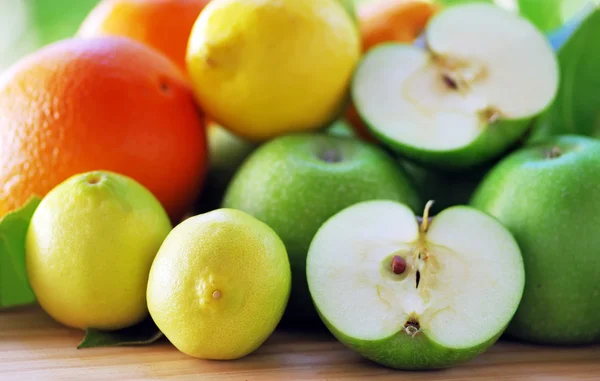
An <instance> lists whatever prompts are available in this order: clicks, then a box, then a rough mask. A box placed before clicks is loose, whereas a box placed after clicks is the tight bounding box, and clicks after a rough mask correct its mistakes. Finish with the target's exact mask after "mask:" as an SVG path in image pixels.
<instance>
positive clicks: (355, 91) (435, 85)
mask: <svg viewBox="0 0 600 381" xmlns="http://www.w3.org/2000/svg"><path fill="white" fill-rule="evenodd" d="M424 39H425V47H426V48H425V49H424V48H422V47H418V46H415V45H407V44H384V45H380V46H379V47H376V48H374V49H373V50H371V51H370V52H369V53H368V54H367V55H366V56H365V58H364V59H363V62H362V63H361V65H360V66H359V68H358V70H357V72H356V75H355V78H354V81H353V85H352V96H353V100H354V102H355V104H356V107H357V110H358V112H359V114H360V116H361V118H362V119H364V121H365V122H366V123H367V124H368V126H369V127H370V128H371V129H372V131H373V133H374V134H375V135H376V136H378V137H379V138H380V139H381V140H382V141H383V142H384V143H387V144H388V145H390V146H391V147H392V148H395V149H396V150H398V151H399V152H400V153H404V154H406V155H407V156H410V157H413V158H415V159H418V160H421V161H425V162H430V163H434V164H438V165H440V166H458V167H461V166H470V165H473V164H478V163H481V162H484V161H486V160H489V159H491V158H493V157H494V156H497V155H498V154H500V153H501V152H502V151H504V150H505V149H507V148H508V147H509V146H510V145H511V144H513V143H515V141H516V140H518V139H519V138H520V137H521V136H522V135H523V134H524V133H525V132H526V130H527V128H528V127H529V122H530V121H531V119H532V118H533V117H535V116H537V115H538V114H540V113H541V112H543V111H544V110H545V109H546V108H547V107H548V106H549V105H550V104H551V103H552V101H553V99H554V98H555V96H556V92H557V88H558V77H559V74H558V65H557V60H556V56H555V53H554V51H553V50H552V47H551V46H550V44H549V42H548V41H547V39H546V37H545V36H544V35H543V34H542V33H541V32H540V31H538V30H537V29H536V28H535V26H533V24H531V23H530V22H529V21H527V20H525V19H523V18H521V17H520V16H518V15H516V14H514V13H512V12H510V11H506V10H503V9H501V8H499V7H497V6H494V5H491V4H482V3H474V4H466V5H457V6H454V7H449V8H447V9H446V10H444V11H442V12H441V13H439V14H438V15H437V16H434V18H433V19H432V20H431V21H430V23H429V24H428V26H427V28H426V31H425V35H424Z"/></svg>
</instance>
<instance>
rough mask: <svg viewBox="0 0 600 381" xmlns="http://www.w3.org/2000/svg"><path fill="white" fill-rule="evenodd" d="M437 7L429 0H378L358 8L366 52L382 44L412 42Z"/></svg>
mask: <svg viewBox="0 0 600 381" xmlns="http://www.w3.org/2000/svg"><path fill="white" fill-rule="evenodd" d="M437 10H438V6H437V5H435V4H433V3H432V2H430V1H426V0H377V1H372V2H368V3H365V4H363V5H362V6H361V7H359V8H358V20H359V25H360V33H361V37H362V44H363V49H364V50H365V51H367V50H369V49H371V48H372V47H374V46H375V45H377V44H380V43H382V42H390V41H397V42H413V41H414V40H415V39H416V38H417V37H419V35H420V34H421V32H422V31H423V29H424V28H425V26H426V25H427V22H428V21H429V19H430V18H431V16H433V15H434V14H435V13H436V12H437Z"/></svg>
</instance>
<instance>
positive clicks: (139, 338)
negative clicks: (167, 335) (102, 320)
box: [77, 317, 163, 349]
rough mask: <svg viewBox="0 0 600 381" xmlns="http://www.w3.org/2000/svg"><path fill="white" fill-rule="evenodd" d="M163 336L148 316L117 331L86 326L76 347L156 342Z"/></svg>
mask: <svg viewBox="0 0 600 381" xmlns="http://www.w3.org/2000/svg"><path fill="white" fill-rule="evenodd" d="M162 336H163V334H162V332H160V330H159V329H158V327H157V326H156V324H154V321H153V320H152V319H151V318H150V317H148V318H147V319H145V320H144V321H142V322H141V323H139V324H136V325H134V326H133V327H128V328H123V329H121V330H118V331H101V330H98V329H93V328H88V329H86V331H85V337H84V338H83V340H82V341H81V343H79V345H78V346H77V349H83V348H98V347H119V346H133V345H148V344H152V343H154V342H156V341H157V340H158V339H160V338H161V337H162Z"/></svg>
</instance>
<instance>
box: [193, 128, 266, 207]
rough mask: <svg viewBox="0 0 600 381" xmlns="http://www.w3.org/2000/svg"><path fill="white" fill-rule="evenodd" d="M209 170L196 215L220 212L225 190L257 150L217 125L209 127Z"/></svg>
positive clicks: (253, 145)
mask: <svg viewBox="0 0 600 381" xmlns="http://www.w3.org/2000/svg"><path fill="white" fill-rule="evenodd" d="M207 139H208V156H209V167H208V175H207V178H206V186H205V188H204V191H203V192H202V195H201V197H200V199H199V201H198V203H197V206H196V208H195V209H196V210H195V212H196V213H204V212H209V211H211V210H214V209H217V208H218V207H219V206H220V204H221V201H222V199H223V195H224V194H225V190H226V189H227V186H228V185H229V182H230V181H231V179H232V178H233V175H234V174H235V172H236V171H237V169H238V168H239V166H240V165H241V164H242V162H243V161H244V160H245V159H246V157H248V155H250V153H251V152H252V151H254V149H255V148H256V144H254V143H251V142H249V141H247V140H244V139H242V138H240V137H238V136H237V135H234V134H233V133H231V132H229V131H228V130H226V129H225V128H223V127H221V126H220V125H218V124H215V123H209V124H208V126H207Z"/></svg>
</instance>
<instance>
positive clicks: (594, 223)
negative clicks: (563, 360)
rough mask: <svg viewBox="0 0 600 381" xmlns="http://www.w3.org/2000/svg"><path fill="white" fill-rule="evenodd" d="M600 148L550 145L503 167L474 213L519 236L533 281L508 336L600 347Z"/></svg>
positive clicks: (563, 140) (567, 140)
mask: <svg viewBox="0 0 600 381" xmlns="http://www.w3.org/2000/svg"><path fill="white" fill-rule="evenodd" d="M599 168H600V142H599V141H598V140H596V139H591V138H586V137H579V136H562V137H555V138H549V139H546V140H545V141H541V142H539V143H536V144H532V145H530V146H528V147H526V148H523V149H521V150H519V151H517V152H515V153H513V154H512V155H510V156H508V157H506V158H505V159H504V160H502V161H501V162H500V163H499V164H498V165H497V166H496V167H495V168H494V169H492V171H491V172H490V173H489V174H488V175H487V176H486V178H485V179H484V180H483V182H482V183H481V185H480V186H479V188H478V189H477V190H476V192H475V195H474V197H473V200H472V201H471V205H473V206H474V207H476V208H478V209H480V210H482V211H484V212H486V213H489V214H491V215H493V216H495V217H496V218H498V219H499V220H500V221H501V222H502V223H503V224H504V225H505V226H506V227H507V228H508V229H509V230H510V231H511V232H512V233H513V234H514V236H515V238H516V239H517V242H518V243H519V246H520V248H521V250H522V253H523V260H524V263H525V270H526V274H527V278H526V286H525V291H524V294H523V300H522V302H521V305H520V306H519V309H518V310H517V313H516V315H515V317H514V319H513V321H512V322H511V324H510V326H509V328H508V330H507V333H508V334H510V335H512V336H514V337H516V338H520V339H523V340H527V341H530V342H534V343H540V344H585V343H592V342H598V341H600V282H599V280H600V234H598V227H599V226H600V202H599V200H600V171H599Z"/></svg>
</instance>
